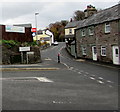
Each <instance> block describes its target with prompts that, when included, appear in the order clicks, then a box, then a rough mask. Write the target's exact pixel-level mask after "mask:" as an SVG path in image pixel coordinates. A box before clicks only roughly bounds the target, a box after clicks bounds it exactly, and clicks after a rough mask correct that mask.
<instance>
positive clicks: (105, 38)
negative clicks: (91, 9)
mask: <svg viewBox="0 0 120 112" xmlns="http://www.w3.org/2000/svg"><path fill="white" fill-rule="evenodd" d="M119 8H120V4H117V5H115V6H113V7H110V8H108V9H105V10H102V11H99V12H97V13H96V14H93V15H92V16H90V17H88V18H87V19H85V20H84V21H83V22H80V24H79V25H78V27H77V28H76V29H75V38H76V39H75V40H76V54H77V57H78V58H85V59H92V60H94V61H102V62H110V63H113V64H116V65H120V43H119V41H120V13H119Z"/></svg>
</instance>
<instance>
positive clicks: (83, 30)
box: [82, 29, 86, 37]
mask: <svg viewBox="0 0 120 112" xmlns="http://www.w3.org/2000/svg"><path fill="white" fill-rule="evenodd" d="M85 35H86V32H85V29H82V36H83V37H84V36H85Z"/></svg>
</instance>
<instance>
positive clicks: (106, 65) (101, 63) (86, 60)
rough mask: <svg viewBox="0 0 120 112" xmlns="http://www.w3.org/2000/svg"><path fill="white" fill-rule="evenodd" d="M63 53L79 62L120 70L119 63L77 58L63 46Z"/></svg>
mask: <svg viewBox="0 0 120 112" xmlns="http://www.w3.org/2000/svg"><path fill="white" fill-rule="evenodd" d="M61 55H63V56H64V57H66V58H69V59H71V60H75V61H77V62H81V63H89V64H94V65H98V66H104V67H109V68H115V69H118V70H120V66H119V65H114V64H112V63H105V62H98V61H93V60H88V59H81V58H78V59H75V58H74V57H73V56H71V55H70V53H69V52H68V51H67V50H66V48H63V49H62V50H61Z"/></svg>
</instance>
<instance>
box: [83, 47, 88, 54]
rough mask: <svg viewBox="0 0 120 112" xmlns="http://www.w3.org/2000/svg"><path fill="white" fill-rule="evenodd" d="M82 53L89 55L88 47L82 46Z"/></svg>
mask: <svg viewBox="0 0 120 112" xmlns="http://www.w3.org/2000/svg"><path fill="white" fill-rule="evenodd" d="M82 55H84V56H86V55H87V50H86V47H82Z"/></svg>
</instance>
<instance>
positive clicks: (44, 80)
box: [0, 77, 53, 82]
mask: <svg viewBox="0 0 120 112" xmlns="http://www.w3.org/2000/svg"><path fill="white" fill-rule="evenodd" d="M32 79H37V80H38V81H40V82H53V81H52V80H50V79H48V78H46V77H11V78H0V80H12V81H32Z"/></svg>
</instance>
